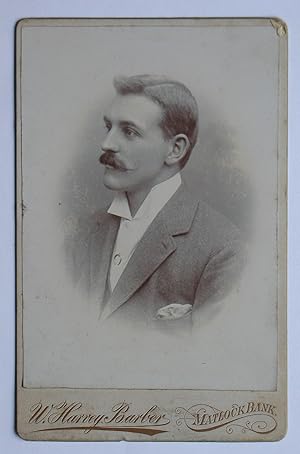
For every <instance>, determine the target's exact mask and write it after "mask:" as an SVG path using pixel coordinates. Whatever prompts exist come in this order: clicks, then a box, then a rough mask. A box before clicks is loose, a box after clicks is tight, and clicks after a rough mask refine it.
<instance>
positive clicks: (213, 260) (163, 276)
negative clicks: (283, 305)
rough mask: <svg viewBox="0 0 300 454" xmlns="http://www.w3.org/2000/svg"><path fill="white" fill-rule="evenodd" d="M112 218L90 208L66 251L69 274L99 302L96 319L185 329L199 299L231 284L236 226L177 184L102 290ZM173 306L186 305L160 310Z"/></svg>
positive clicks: (236, 264) (237, 247)
mask: <svg viewBox="0 0 300 454" xmlns="http://www.w3.org/2000/svg"><path fill="white" fill-rule="evenodd" d="M119 223H120V218H119V217H117V216H114V215H112V214H109V213H107V212H106V211H102V212H99V213H97V214H96V216H95V217H94V218H93V220H92V222H91V225H90V227H89V228H88V229H87V232H86V233H87V235H86V238H85V241H82V242H81V243H80V242H78V243H77V249H78V250H77V252H76V253H75V254H74V256H73V260H74V265H75V270H76V271H75V274H76V279H77V281H78V282H80V285H81V286H83V287H84V288H85V289H86V290H87V291H88V292H89V296H90V297H91V298H93V299H94V300H95V302H96V303H95V304H98V305H99V318H100V320H101V321H109V320H114V321H117V320H118V321H120V322H121V323H129V324H131V325H133V326H140V327H142V328H159V329H167V330H171V331H172V330H173V331H174V330H175V331H176V330H178V329H182V328H183V329H185V328H187V327H191V326H192V325H193V324H195V323H196V321H197V319H198V317H199V314H200V316H201V307H202V306H203V304H215V303H216V302H218V301H222V299H224V297H225V296H226V295H227V294H228V292H229V291H230V290H231V288H232V287H233V286H234V285H236V281H237V277H238V276H239V274H240V270H241V268H242V266H241V265H242V263H243V260H244V254H243V250H244V248H243V241H242V240H241V236H240V233H239V231H238V229H237V228H236V227H235V226H234V225H233V224H231V223H230V221H229V220H227V218H225V217H224V216H223V215H222V214H220V213H218V212H216V211H215V210H213V209H212V208H211V207H209V206H208V205H207V204H206V203H204V202H202V201H199V200H197V199H196V198H195V197H193V196H192V195H191V194H190V193H189V192H188V191H187V189H186V188H185V186H184V184H182V185H181V186H180V188H179V189H178V190H177V191H176V192H175V194H174V195H173V196H172V197H171V199H170V200H169V201H168V202H167V204H166V205H165V206H164V207H163V209H162V210H161V211H160V212H159V213H158V215H157V216H156V218H155V219H154V220H153V222H152V223H151V225H150V226H149V227H148V229H147V230H146V232H145V234H144V236H143V237H142V239H141V240H140V242H139V243H138V245H137V247H136V249H135V251H134V253H133V255H132V256H131V258H130V260H129V262H128V264H127V267H126V268H125V270H124V272H123V273H122V275H121V277H120V279H119V281H118V282H117V285H116V287H115V288H114V290H113V292H110V291H109V289H108V273H109V269H110V260H111V255H112V251H113V247H114V242H115V239H116V235H117V232H118V228H119ZM174 304H175V306H176V305H180V306H176V307H179V308H180V307H183V308H184V309H186V308H188V309H189V310H186V311H184V313H183V316H182V317H179V318H177V317H176V316H174V317H172V313H171V315H170V314H169V316H167V317H161V316H160V313H161V312H164V311H161V309H162V308H166V307H168V306H169V305H172V306H170V307H171V308H172V307H173V306H174ZM169 312H170V311H169ZM169 312H168V311H167V314H168V313H169ZM171 312H172V311H171Z"/></svg>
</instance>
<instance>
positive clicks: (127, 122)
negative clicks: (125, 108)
mask: <svg viewBox="0 0 300 454" xmlns="http://www.w3.org/2000/svg"><path fill="white" fill-rule="evenodd" d="M103 120H104V121H105V122H106V123H110V124H111V123H112V121H111V120H110V119H109V118H108V117H107V116H106V115H104V116H103ZM119 124H120V126H133V127H134V128H137V129H139V130H143V128H142V126H140V125H138V124H136V123H135V122H134V121H130V120H120V121H119Z"/></svg>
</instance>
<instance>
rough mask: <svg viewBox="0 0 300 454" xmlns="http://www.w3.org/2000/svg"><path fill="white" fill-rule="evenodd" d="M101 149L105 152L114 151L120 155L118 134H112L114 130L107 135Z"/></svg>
mask: <svg viewBox="0 0 300 454" xmlns="http://www.w3.org/2000/svg"><path fill="white" fill-rule="evenodd" d="M101 149H102V151H104V152H105V151H112V152H113V153H118V151H119V145H118V141H117V137H116V134H115V133H113V132H112V130H110V131H109V132H108V133H107V135H106V137H105V139H104V141H103V142H102V145H101Z"/></svg>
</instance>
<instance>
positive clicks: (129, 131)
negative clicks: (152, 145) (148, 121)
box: [123, 126, 138, 138]
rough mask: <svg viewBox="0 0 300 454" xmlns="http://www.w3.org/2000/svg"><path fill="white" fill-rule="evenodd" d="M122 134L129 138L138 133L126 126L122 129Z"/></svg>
mask: <svg viewBox="0 0 300 454" xmlns="http://www.w3.org/2000/svg"><path fill="white" fill-rule="evenodd" d="M123 132H124V134H125V135H126V136H127V137H130V138H131V137H135V136H137V135H138V133H137V132H136V131H135V130H134V129H132V128H129V127H128V126H126V127H125V128H123Z"/></svg>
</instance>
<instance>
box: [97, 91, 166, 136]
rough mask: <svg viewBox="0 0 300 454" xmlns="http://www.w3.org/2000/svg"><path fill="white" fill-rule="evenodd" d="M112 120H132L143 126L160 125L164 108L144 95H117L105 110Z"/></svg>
mask: <svg viewBox="0 0 300 454" xmlns="http://www.w3.org/2000/svg"><path fill="white" fill-rule="evenodd" d="M105 116H106V117H108V118H109V119H110V120H111V121H112V122H131V123H135V124H136V125H137V126H140V127H142V128H147V127H149V126H151V125H158V123H159V122H160V120H161V117H162V109H161V108H160V106H158V105H157V104H155V102H153V101H152V100H151V99H149V98H147V97H146V96H143V95H134V94H128V95H116V96H115V98H114V99H113V101H112V103H111V105H110V106H109V108H108V109H106V111H105Z"/></svg>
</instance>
